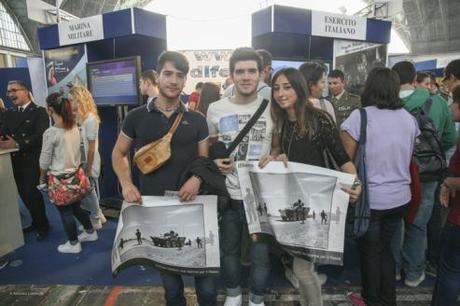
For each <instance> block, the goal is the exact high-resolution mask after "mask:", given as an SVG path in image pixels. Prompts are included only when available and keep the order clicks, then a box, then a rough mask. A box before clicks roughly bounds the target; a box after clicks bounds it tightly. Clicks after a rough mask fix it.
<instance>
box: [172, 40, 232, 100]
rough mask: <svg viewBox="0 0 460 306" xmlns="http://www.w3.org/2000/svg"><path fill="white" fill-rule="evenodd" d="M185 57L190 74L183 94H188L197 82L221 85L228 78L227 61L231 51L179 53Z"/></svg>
mask: <svg viewBox="0 0 460 306" xmlns="http://www.w3.org/2000/svg"><path fill="white" fill-rule="evenodd" d="M180 52H181V53H183V54H184V55H185V57H187V59H188V62H189V65H190V72H189V74H188V76H187V83H186V84H185V88H184V92H185V93H186V94H190V93H192V92H193V91H194V90H195V85H196V84H197V83H198V82H214V83H216V84H218V85H221V84H223V83H224V82H225V79H226V78H227V77H228V76H229V74H230V71H229V68H228V61H229V59H230V56H231V55H232V52H233V50H231V49H228V50H185V51H180Z"/></svg>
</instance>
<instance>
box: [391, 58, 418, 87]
mask: <svg viewBox="0 0 460 306" xmlns="http://www.w3.org/2000/svg"><path fill="white" fill-rule="evenodd" d="M391 70H393V71H394V72H396V73H397V74H398V76H399V81H400V82H401V83H400V84H399V85H403V84H411V83H412V82H413V81H414V79H415V66H414V64H412V63H411V62H409V61H402V62H398V63H396V64H394V66H393V68H391Z"/></svg>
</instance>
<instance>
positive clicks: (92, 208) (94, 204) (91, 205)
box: [81, 177, 102, 219]
mask: <svg viewBox="0 0 460 306" xmlns="http://www.w3.org/2000/svg"><path fill="white" fill-rule="evenodd" d="M96 179H97V178H94V177H89V181H90V182H91V186H92V187H93V188H92V189H91V191H90V192H89V193H88V195H87V196H86V197H84V198H83V199H82V200H81V207H83V208H84V209H86V210H87V211H89V212H90V217H91V219H97V218H99V216H100V215H101V214H102V211H101V208H100V207H99V198H98V197H97V193H96V184H97V182H96Z"/></svg>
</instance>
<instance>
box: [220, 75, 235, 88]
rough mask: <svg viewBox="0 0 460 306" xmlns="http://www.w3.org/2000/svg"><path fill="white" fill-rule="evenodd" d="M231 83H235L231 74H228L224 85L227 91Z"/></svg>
mask: <svg viewBox="0 0 460 306" xmlns="http://www.w3.org/2000/svg"><path fill="white" fill-rule="evenodd" d="M231 85H233V79H232V77H231V76H228V77H227V78H226V79H225V82H224V84H223V85H222V89H223V90H224V91H225V90H226V89H227V88H228V87H230V86H231Z"/></svg>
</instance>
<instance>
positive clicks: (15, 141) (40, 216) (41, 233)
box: [0, 80, 49, 241]
mask: <svg viewBox="0 0 460 306" xmlns="http://www.w3.org/2000/svg"><path fill="white" fill-rule="evenodd" d="M7 95H8V98H9V99H10V100H11V101H12V102H13V103H14V105H15V106H16V107H14V108H11V109H9V110H7V111H6V112H5V113H4V115H3V116H4V117H3V119H4V121H3V125H2V129H1V131H0V149H15V148H17V149H19V151H17V152H13V153H11V161H12V166H13V174H14V179H15V181H16V186H17V188H18V192H19V195H20V197H21V199H22V201H23V202H24V204H25V205H26V207H27V209H28V210H29V212H30V215H31V217H32V226H31V227H30V228H28V229H25V231H29V230H32V229H34V230H36V231H37V233H36V239H37V240H39V241H41V240H43V239H45V238H46V237H47V236H48V230H49V223H48V218H47V217H46V211H45V204H44V202H43V196H42V194H41V193H40V191H38V190H37V187H36V186H37V185H39V184H40V168H39V162H38V161H39V158H40V152H41V149H42V138H43V133H44V132H45V130H46V129H47V128H48V127H49V117H48V114H47V113H46V110H45V108H43V107H40V106H38V105H36V104H35V103H34V102H33V101H32V94H31V93H30V91H29V89H28V87H27V85H26V84H25V83H24V82H22V81H17V80H15V81H10V82H8V87H7Z"/></svg>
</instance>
